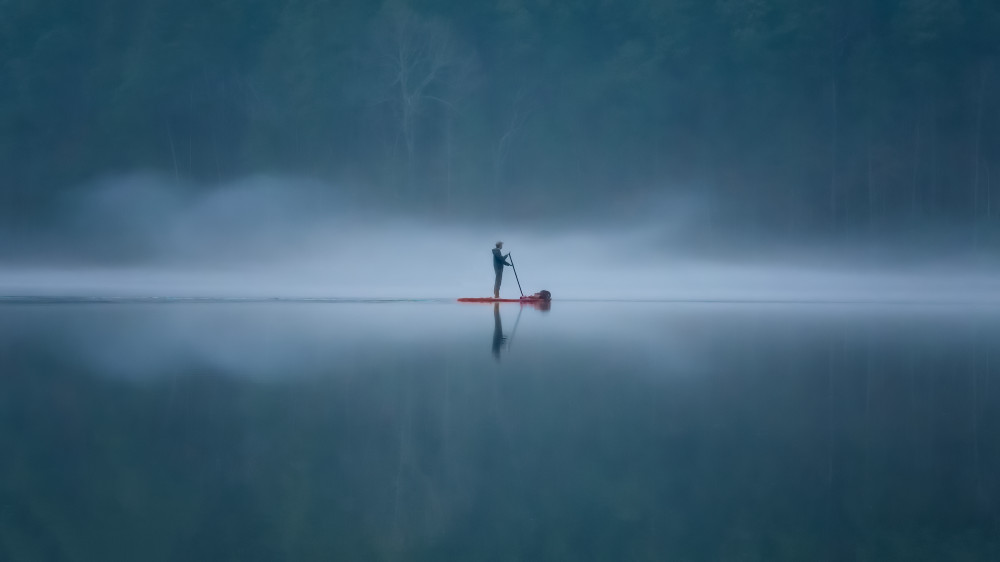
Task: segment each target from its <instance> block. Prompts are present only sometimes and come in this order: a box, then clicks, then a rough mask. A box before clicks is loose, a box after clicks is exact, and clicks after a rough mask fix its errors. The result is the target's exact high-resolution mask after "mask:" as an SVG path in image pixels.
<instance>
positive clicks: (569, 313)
mask: <svg viewBox="0 0 1000 562" xmlns="http://www.w3.org/2000/svg"><path fill="white" fill-rule="evenodd" d="M998 350H1000V310H998V309H996V308H985V307H980V308H977V307H920V306H873V305H791V304H789V305H778V304H770V305H761V304H723V303H716V304H711V303H703V304H696V303H690V304H682V303H598V302H558V301H557V302H555V303H553V304H552V307H551V310H548V311H542V310H537V309H534V308H524V309H522V308H521V307H520V306H519V305H518V304H516V303H515V304H511V305H501V306H499V307H494V306H492V305H460V304H457V303H452V302H438V301H424V302H222V301H218V302H156V303H152V302H114V303H80V302H11V301H9V300H8V301H6V302H3V303H0V559H2V560H11V561H22V560H31V561H34V560H101V561H112V560H143V561H158V560H171V561H173V560H183V561H188V560H213V561H214V560H240V561H252V560H295V561H299V560H837V561H839V560H873V561H874V560H998V559H1000V504H998V501H1000V351H998Z"/></svg>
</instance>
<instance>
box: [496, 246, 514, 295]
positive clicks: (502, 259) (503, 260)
mask: <svg viewBox="0 0 1000 562" xmlns="http://www.w3.org/2000/svg"><path fill="white" fill-rule="evenodd" d="M502 249H503V242H497V247H496V248H493V271H494V272H495V273H496V274H497V279H496V281H495V282H494V283H493V298H495V299H498V298H500V281H501V280H502V279H503V266H505V265H508V266H509V265H511V264H510V263H508V262H507V256H509V255H510V254H509V253H508V254H507V256H505V255H503V254H501V253H500V250H502Z"/></svg>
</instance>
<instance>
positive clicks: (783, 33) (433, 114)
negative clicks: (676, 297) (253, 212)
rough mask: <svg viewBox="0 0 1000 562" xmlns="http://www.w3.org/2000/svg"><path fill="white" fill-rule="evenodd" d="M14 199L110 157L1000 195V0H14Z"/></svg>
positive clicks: (421, 187) (490, 183) (448, 188)
mask: <svg viewBox="0 0 1000 562" xmlns="http://www.w3.org/2000/svg"><path fill="white" fill-rule="evenodd" d="M0 53H2V62H3V64H2V66H0V166H2V168H3V170H4V182H3V184H4V185H3V188H2V189H3V196H4V197H5V199H6V200H7V202H8V205H5V207H7V208H8V209H17V210H18V212H27V213H31V212H35V211H43V210H44V209H45V208H46V205H47V204H49V203H50V202H51V201H52V198H53V194H55V193H60V192H64V191H67V190H72V189H76V188H77V186H79V185H82V184H85V183H86V182H87V181H88V180H91V179H93V178H96V177H100V176H101V175H102V174H107V173H114V172H124V171H130V170H155V171H158V172H161V173H163V174H164V175H166V176H168V177H172V178H174V179H175V180H176V181H177V183H178V185H191V184H202V185H207V184H211V183H213V182H216V181H220V180H226V179H231V178H236V177H241V176H243V175H246V174H253V173H259V172H267V173H281V174H285V173H287V174H294V175H299V176H308V177H316V178H321V179H325V180H329V181H331V182H335V183H337V184H338V185H342V186H347V187H346V188H345V189H348V190H349V191H351V192H352V195H354V196H357V197H360V198H368V199H372V200H375V201H379V202H382V203H386V204H395V205H400V206H405V207H407V208H412V207H413V206H415V205H416V206H418V207H423V208H426V209H438V210H440V209H449V210H452V211H455V212H459V211H462V210H468V209H473V208H476V207H479V206H482V205H484V204H485V203H487V202H499V201H517V200H523V199H531V200H532V201H535V202H537V204H539V205H549V206H550V207H552V208H559V209H564V210H574V209H583V208H588V207H600V206H601V205H603V204H605V203H607V202H609V201H612V200H623V199H624V200H627V199H628V198H630V197H636V198H640V197H641V196H643V195H644V194H650V193H674V192H681V191H693V192H696V193H697V194H699V195H701V196H704V197H707V198H709V199H711V200H712V201H714V202H715V203H717V204H718V205H719V206H720V207H721V208H724V209H728V210H729V211H730V212H729V213H728V214H727V215H726V218H727V219H728V220H734V221H737V222H742V223H745V224H747V225H760V226H762V227H767V228H775V227H777V228H780V229H782V230H783V231H787V232H808V231H827V232H833V231H858V230H860V231H865V230H879V229H885V228H895V227H899V226H916V227H922V226H925V225H927V224H929V223H934V224H962V225H966V226H972V227H974V229H977V230H979V231H981V233H982V234H983V236H988V235H989V233H990V232H992V230H993V229H994V227H995V225H996V224H997V215H998V214H1000V209H998V207H1000V189H998V187H997V186H998V184H1000V169H998V168H1000V5H998V4H997V3H995V2H992V1H990V0H864V1H863V0H845V1H837V2H832V1H830V0H795V1H793V0H717V1H713V2H705V1H702V0H640V1H636V2H628V3H611V2H606V1H602V0H585V1H581V2H574V3H564V2H552V1H546V0H491V1H483V2H475V3H468V2H447V1H444V0H412V1H410V2H402V1H396V0H386V1H384V2H381V3H379V2H367V1H363V0H280V1H268V0H213V1H211V2H199V1H194V0H169V1H168V0H139V1H135V0H93V1H91V2H86V3H79V2H73V1H71V0H52V1H50V2H45V3H39V2H34V1H31V0H6V1H4V2H2V3H0Z"/></svg>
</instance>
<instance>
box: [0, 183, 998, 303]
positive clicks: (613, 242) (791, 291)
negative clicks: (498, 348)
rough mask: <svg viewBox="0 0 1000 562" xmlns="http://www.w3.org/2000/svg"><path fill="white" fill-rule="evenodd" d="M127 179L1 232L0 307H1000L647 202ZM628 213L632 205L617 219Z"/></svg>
mask: <svg viewBox="0 0 1000 562" xmlns="http://www.w3.org/2000/svg"><path fill="white" fill-rule="evenodd" d="M188 187H189V188H187V189H185V186H178V185H176V184H175V183H172V182H170V181H169V180H167V179H164V178H160V177H157V176H152V175H145V176H142V175H137V176H130V177H118V178H112V179H107V180H104V181H101V182H97V183H95V184H93V185H92V186H91V187H89V188H88V189H85V190H79V191H77V192H74V194H73V195H71V196H67V197H65V198H64V200H63V205H61V206H60V210H59V211H58V212H57V213H55V214H54V215H53V216H52V217H51V219H50V220H49V221H47V222H40V223H38V224H33V225H31V226H25V225H20V226H17V227H12V226H8V227H7V228H6V229H4V230H5V232H4V241H3V242H2V243H0V294H2V295H5V296H159V297H163V296H200V297H254V298H267V297H284V298H302V297H311V298H324V297H325V298H457V297H460V296H486V295H489V294H490V292H491V289H492V281H493V280H492V269H491V265H490V263H491V262H490V257H489V251H490V249H491V248H492V247H493V243H494V242H495V241H497V240H503V241H504V243H505V246H504V250H505V251H509V252H511V253H512V255H513V257H514V264H515V266H516V267H517V278H516V279H515V276H514V274H513V272H512V271H510V270H508V271H507V272H506V275H505V278H504V285H503V296H506V297H514V296H518V295H519V293H518V292H517V280H518V279H519V280H520V282H521V286H522V288H523V290H524V292H525V293H526V294H528V293H533V292H535V291H538V290H541V289H548V290H550V291H552V292H553V294H554V295H555V297H556V298H557V299H560V298H561V299H659V300H767V301H869V300H871V301H893V302H910V301H930V302H955V301H962V302H983V303H987V302H997V301H1000V281H998V277H997V275H996V271H997V269H996V267H995V265H994V262H995V260H993V259H990V258H988V257H984V256H983V255H982V254H974V253H962V252H958V251H954V250H944V249H942V248H939V247H938V248H936V247H929V248H923V247H921V245H920V244H919V242H909V243H908V244H907V243H906V242H903V243H900V242H899V241H898V240H897V241H886V242H885V243H882V244H878V245H877V244H875V243H871V242H869V243H860V244H853V245H852V244H849V243H844V242H843V241H841V242H839V243H837V244H833V243H828V244H827V243H822V242H817V241H808V242H809V244H806V243H801V244H799V243H796V242H795V241H788V240H785V241H782V240H780V239H776V238H774V237H770V238H766V239H765V238H754V237H753V236H752V235H751V234H746V235H743V236H741V235H740V233H738V232H735V231H733V230H732V229H726V228H724V227H722V226H718V225H717V221H715V220H714V219H713V216H714V215H713V212H714V211H713V208H712V205H713V203H712V202H709V201H705V200H699V199H698V198H697V197H694V196H688V197H681V196H676V197H672V198H666V197H662V198H646V199H643V200H632V201H630V202H628V205H626V204H625V203H623V204H622V205H621V206H619V207H617V208H608V209H606V211H605V212H590V213H586V214H572V213H570V214H560V213H558V212H553V213H551V216H544V213H541V212H539V209H531V208H529V209H528V210H526V211H522V210H521V209H520V208H519V207H518V205H516V204H510V203H509V202H497V204H496V205H495V206H494V207H492V208H490V209H487V210H486V211H485V212H483V213H481V214H478V215H469V216H455V215H451V216H449V215H447V214H446V213H442V214H441V215H440V216H430V215H428V214H426V213H424V214H417V213H413V214H407V213H405V212H403V211H398V210H397V211H393V212H387V211H386V210H385V209H381V208H378V207H377V206H375V205H372V204H371V203H370V202H367V203H363V202H359V201H358V200H356V199H352V198H351V197H350V196H348V195H346V194H349V193H350V189H346V188H343V187H341V188H338V187H335V186H331V185H328V184H323V183H319V182H310V181H303V180H295V179H288V178H281V177H273V176H259V177H253V178H248V179H245V180H242V181H237V182H232V183H228V184H223V185H219V186H216V187H215V188H213V189H209V190H205V189H203V188H198V189H195V188H193V187H190V186H188ZM626 207H631V208H629V209H627V210H626Z"/></svg>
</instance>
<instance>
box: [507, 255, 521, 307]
mask: <svg viewBox="0 0 1000 562" xmlns="http://www.w3.org/2000/svg"><path fill="white" fill-rule="evenodd" d="M507 257H508V258H510V268H511V269H513V270H514V280H515V281H517V290H518V291H521V296H522V297H523V296H524V290H523V289H521V280H520V279H518V278H517V268H516V267H514V258H511V257H510V254H507Z"/></svg>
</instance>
